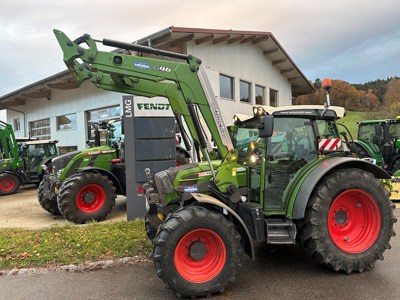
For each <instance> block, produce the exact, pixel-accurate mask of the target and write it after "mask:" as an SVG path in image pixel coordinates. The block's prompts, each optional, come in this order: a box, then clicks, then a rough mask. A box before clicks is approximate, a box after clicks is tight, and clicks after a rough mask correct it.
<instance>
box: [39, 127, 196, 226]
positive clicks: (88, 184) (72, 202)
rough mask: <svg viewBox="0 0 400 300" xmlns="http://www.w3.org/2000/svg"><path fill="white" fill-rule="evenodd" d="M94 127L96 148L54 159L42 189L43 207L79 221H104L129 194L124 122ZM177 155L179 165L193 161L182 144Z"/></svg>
mask: <svg viewBox="0 0 400 300" xmlns="http://www.w3.org/2000/svg"><path fill="white" fill-rule="evenodd" d="M92 127H93V128H94V131H93V135H92V134H89V136H91V137H92V139H89V140H88V145H92V147H90V148H87V149H84V150H82V151H74V152H70V153H67V154H64V155H61V156H59V157H57V158H55V159H53V160H52V163H51V168H50V169H49V170H48V171H49V172H48V173H47V175H46V176H44V178H43V180H42V182H41V183H40V185H39V189H38V200H39V203H40V205H41V207H42V208H43V209H45V210H46V211H48V212H50V213H51V214H54V215H63V216H64V217H65V218H66V219H67V220H69V221H71V222H74V223H77V224H82V223H86V222H88V221H98V222H99V221H103V220H104V219H105V218H106V217H107V216H108V215H109V214H110V213H111V211H112V209H113V207H114V206H115V200H116V197H117V195H123V196H125V195H126V180H125V162H124V151H125V147H124V136H123V122H122V120H121V119H119V120H113V121H110V122H107V123H106V122H100V123H93V124H92ZM100 135H103V136H105V137H106V142H105V145H102V146H100V140H101V138H100ZM177 138H178V135H177ZM176 155H177V163H178V164H186V163H188V162H189V158H190V155H189V153H188V152H187V151H186V150H185V149H184V148H182V147H181V146H180V145H178V144H177V146H176Z"/></svg>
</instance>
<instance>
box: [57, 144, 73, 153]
mask: <svg viewBox="0 0 400 300" xmlns="http://www.w3.org/2000/svg"><path fill="white" fill-rule="evenodd" d="M57 148H58V153H59V154H60V155H62V154H65V153H68V152H72V151H76V150H78V147H77V146H64V147H57Z"/></svg>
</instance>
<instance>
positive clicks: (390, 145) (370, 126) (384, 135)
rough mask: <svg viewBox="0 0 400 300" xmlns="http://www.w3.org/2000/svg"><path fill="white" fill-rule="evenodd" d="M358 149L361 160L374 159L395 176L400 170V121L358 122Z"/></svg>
mask: <svg viewBox="0 0 400 300" xmlns="http://www.w3.org/2000/svg"><path fill="white" fill-rule="evenodd" d="M356 147H357V152H358V155H359V156H360V157H361V158H365V157H369V158H372V159H374V160H375V161H376V164H377V165H378V166H381V167H382V168H384V169H385V170H387V171H388V172H390V173H391V174H394V173H395V172H396V171H397V170H399V169H400V119H388V120H368V121H360V122H358V133H357V141H356Z"/></svg>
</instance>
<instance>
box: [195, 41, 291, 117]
mask: <svg viewBox="0 0 400 300" xmlns="http://www.w3.org/2000/svg"><path fill="white" fill-rule="evenodd" d="M187 53H189V54H193V55H194V56H196V57H198V58H200V59H201V60H202V62H203V63H202V65H203V66H204V67H205V68H206V71H207V75H208V77H209V79H210V81H211V85H212V87H213V90H214V93H215V95H216V97H217V98H218V104H219V106H220V107H221V110H222V112H223V117H224V120H225V123H226V124H227V125H229V124H231V123H232V117H233V115H234V114H236V113H241V114H250V115H251V114H252V113H253V112H252V107H253V105H254V104H255V96H254V86H255V85H261V86H264V87H265V95H264V99H265V100H266V105H268V104H269V89H274V90H277V91H278V105H279V106H284V105H291V104H292V100H291V99H292V90H291V85H290V83H289V82H288V81H287V79H286V78H285V77H284V76H282V75H281V73H280V71H279V70H278V69H277V68H276V67H274V66H272V62H271V61H270V60H269V59H268V58H266V57H264V55H263V51H262V50H261V49H260V48H258V47H257V46H254V45H253V44H252V43H244V44H240V43H236V44H230V45H228V44H221V45H214V46H213V45H212V43H211V42H209V43H204V44H200V45H195V43H194V42H192V43H189V44H188V47H187ZM220 73H223V74H224V75H228V76H232V77H234V97H235V99H234V101H232V100H228V99H224V98H221V97H220V95H219V93H220V88H219V74H220ZM240 80H244V81H247V82H251V83H252V96H251V97H252V102H251V103H243V102H240V99H239V96H240V84H239V81H240Z"/></svg>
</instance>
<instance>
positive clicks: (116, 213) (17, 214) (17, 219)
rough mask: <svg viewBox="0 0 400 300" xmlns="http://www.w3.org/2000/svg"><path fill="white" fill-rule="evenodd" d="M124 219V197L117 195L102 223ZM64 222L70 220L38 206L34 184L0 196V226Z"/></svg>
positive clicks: (28, 225) (29, 225)
mask: <svg viewBox="0 0 400 300" xmlns="http://www.w3.org/2000/svg"><path fill="white" fill-rule="evenodd" d="M126 219H127V217H126V198H125V197H122V196H119V197H117V201H116V205H115V207H114V210H113V211H112V213H111V214H110V215H109V216H108V217H107V219H106V220H105V221H103V222H102V223H110V222H116V221H121V220H126ZM65 223H70V222H69V221H66V220H65V219H64V218H62V217H60V216H54V215H52V214H50V213H48V212H47V211H45V210H44V209H43V208H42V207H41V206H40V204H39V201H38V199H37V187H36V186H35V185H29V186H25V187H23V188H21V189H20V190H19V191H18V192H17V193H15V194H13V195H8V196H0V228H10V227H17V228H27V229H39V228H43V227H49V226H52V225H56V224H65ZM71 224H73V223H71Z"/></svg>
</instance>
